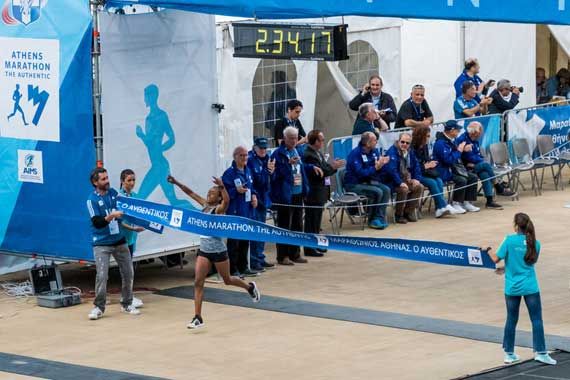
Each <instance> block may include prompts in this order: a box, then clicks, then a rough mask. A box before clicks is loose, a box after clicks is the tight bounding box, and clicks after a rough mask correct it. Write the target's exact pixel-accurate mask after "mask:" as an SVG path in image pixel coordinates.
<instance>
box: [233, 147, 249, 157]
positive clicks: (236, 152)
mask: <svg viewBox="0 0 570 380" xmlns="http://www.w3.org/2000/svg"><path fill="white" fill-rule="evenodd" d="M242 150H244V151H245V152H246V153H247V148H246V147H245V146H243V145H239V146H236V147H235V149H234V153H233V154H232V157H234V158H235V157H236V155H237V154H238V153H239V152H240V151H242Z"/></svg>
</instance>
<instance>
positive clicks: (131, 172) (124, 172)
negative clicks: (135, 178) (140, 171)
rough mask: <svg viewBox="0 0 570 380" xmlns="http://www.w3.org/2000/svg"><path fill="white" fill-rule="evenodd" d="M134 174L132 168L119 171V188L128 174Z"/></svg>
mask: <svg viewBox="0 0 570 380" xmlns="http://www.w3.org/2000/svg"><path fill="white" fill-rule="evenodd" d="M133 174H135V172H134V171H133V170H132V169H125V170H123V171H122V172H121V184H120V185H119V186H120V187H119V188H120V189H122V188H123V182H124V181H125V179H127V177H128V176H130V175H133Z"/></svg>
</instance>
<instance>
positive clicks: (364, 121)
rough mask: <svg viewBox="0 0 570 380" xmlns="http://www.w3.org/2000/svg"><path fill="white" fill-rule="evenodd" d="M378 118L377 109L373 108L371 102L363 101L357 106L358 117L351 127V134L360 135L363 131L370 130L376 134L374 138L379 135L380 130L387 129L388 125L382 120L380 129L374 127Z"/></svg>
mask: <svg viewBox="0 0 570 380" xmlns="http://www.w3.org/2000/svg"><path fill="white" fill-rule="evenodd" d="M378 120H381V119H380V116H379V115H378V111H377V110H376V108H374V104H373V103H363V104H361V105H360V107H358V118H357V119H356V121H355V123H354V126H353V127H352V135H361V134H363V133H364V132H372V133H374V134H375V135H376V138H378V136H380V130H383V131H386V130H388V125H387V124H386V123H385V122H384V121H382V123H381V124H379V125H380V126H381V128H382V129H380V128H377V127H376V122H377V121H378Z"/></svg>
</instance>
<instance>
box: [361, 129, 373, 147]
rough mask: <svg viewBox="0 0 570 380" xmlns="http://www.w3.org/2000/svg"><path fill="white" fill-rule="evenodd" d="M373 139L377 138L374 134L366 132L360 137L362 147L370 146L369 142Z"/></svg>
mask: <svg viewBox="0 0 570 380" xmlns="http://www.w3.org/2000/svg"><path fill="white" fill-rule="evenodd" d="M372 137H376V135H375V134H374V132H370V131H368V132H364V133H363V134H362V135H361V136H360V145H366V144H368V141H370V139H371V138H372Z"/></svg>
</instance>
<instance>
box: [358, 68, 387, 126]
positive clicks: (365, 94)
mask: <svg viewBox="0 0 570 380" xmlns="http://www.w3.org/2000/svg"><path fill="white" fill-rule="evenodd" d="M383 86H384V83H383V81H382V78H381V77H380V76H379V75H377V74H374V75H372V76H371V77H370V79H368V83H366V84H365V85H364V86H363V87H362V91H360V93H359V94H358V95H356V96H355V97H354V98H353V99H352V100H351V101H350V103H348V107H349V108H350V109H351V110H353V111H358V109H359V107H360V106H361V105H362V104H364V103H372V104H374V108H375V109H376V111H377V114H378V116H379V117H378V118H377V120H376V121H374V124H375V127H376V128H378V129H379V130H386V129H389V127H390V123H393V122H395V121H396V114H397V113H398V110H397V109H396V104H395V103H394V98H392V96H391V95H390V94H388V93H387V92H383V91H382V87H383ZM359 118H361V115H360V114H359V115H358V116H357V118H356V121H355V123H354V125H356V123H357V122H358V119H359ZM382 121H383V122H384V123H385V125H382V124H384V123H382Z"/></svg>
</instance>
